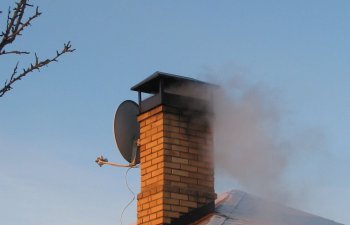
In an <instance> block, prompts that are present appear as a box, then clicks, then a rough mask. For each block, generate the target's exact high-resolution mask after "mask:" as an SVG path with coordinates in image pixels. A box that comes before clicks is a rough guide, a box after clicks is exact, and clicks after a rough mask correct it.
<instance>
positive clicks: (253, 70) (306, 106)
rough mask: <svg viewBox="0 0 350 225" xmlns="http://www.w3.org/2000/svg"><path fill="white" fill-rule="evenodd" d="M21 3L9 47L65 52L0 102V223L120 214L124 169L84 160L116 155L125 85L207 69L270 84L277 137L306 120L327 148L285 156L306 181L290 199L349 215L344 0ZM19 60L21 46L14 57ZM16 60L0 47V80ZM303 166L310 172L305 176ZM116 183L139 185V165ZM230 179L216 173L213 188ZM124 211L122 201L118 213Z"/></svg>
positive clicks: (107, 220)
mask: <svg viewBox="0 0 350 225" xmlns="http://www.w3.org/2000/svg"><path fill="white" fill-rule="evenodd" d="M31 3H33V4H35V5H39V6H40V9H41V11H43V15H42V16H41V17H40V18H39V19H38V20H37V21H35V22H34V23H33V26H32V27H30V29H29V30H27V31H25V32H24V34H23V37H21V38H19V39H18V40H17V42H16V43H15V44H14V45H13V46H14V48H15V47H16V48H19V49H22V50H28V51H32V52H37V53H38V55H39V57H40V56H41V57H47V56H51V55H52V54H54V52H55V51H56V50H57V49H60V48H61V46H62V45H63V43H64V42H66V41H68V40H70V41H71V42H72V44H73V46H74V48H76V49H77V50H76V52H74V53H73V54H70V55H66V56H64V57H62V58H61V60H60V62H59V63H56V64H52V65H50V66H49V67H48V68H44V69H43V70H42V71H41V72H39V73H35V74H32V75H31V77H30V78H29V77H28V78H27V79H23V80H22V81H20V82H18V83H17V84H15V85H14V86H13V87H14V89H13V90H12V91H11V92H8V93H7V94H6V95H5V96H4V97H3V98H1V99H0V117H1V126H0V153H1V155H2V157H3V158H2V162H1V164H0V178H1V179H0V199H1V201H0V212H1V220H2V222H1V223H3V224H6V225H22V224H26V225H34V224H35V225H44V224H52V225H55V224H60V225H71V224H75V225H79V224H84V225H94V224H119V218H120V213H121V211H122V209H123V208H124V206H125V205H126V204H127V203H128V201H129V200H130V198H131V194H130V193H129V192H128V190H127V188H126V186H125V181H124V173H125V170H124V169H118V168H109V167H103V168H99V167H97V166H96V165H95V163H94V159H95V158H96V157H97V156H98V155H100V154H103V155H104V156H106V157H108V158H109V159H110V160H113V161H116V162H123V159H122V157H121V156H120V155H119V152H118V150H117V149H116V147H115V142H114V137H113V132H112V123H113V117H114V112H115V110H116V108H117V106H118V105H119V104H120V103H121V102H122V101H124V100H126V99H132V100H136V98H137V95H136V93H133V92H131V91H130V87H131V86H133V85H134V84H136V83H138V82H139V81H141V80H142V79H144V78H145V77H147V76H148V75H150V74H152V73H153V72H155V71H157V70H159V71H164V72H169V73H175V74H181V75H185V76H190V77H193V78H198V79H204V80H205V79H206V75H207V74H216V76H217V77H216V78H217V79H218V80H220V81H221V82H225V81H227V80H230V79H231V78H232V77H233V76H234V75H235V74H240V75H241V76H243V77H244V79H245V80H246V82H248V83H250V84H255V83H259V84H262V85H264V86H266V87H268V88H269V89H272V90H274V92H276V93H277V95H278V96H279V101H280V104H281V107H282V109H283V111H284V112H285V113H283V117H282V118H281V126H282V128H283V130H284V132H285V133H284V134H285V135H287V136H294V135H296V133H297V132H298V131H300V130H306V131H307V130H315V129H316V130H317V131H319V132H320V133H322V137H323V138H322V147H320V149H325V151H326V152H327V154H326V156H324V154H323V153H320V152H319V151H318V149H317V150H314V149H313V150H312V151H311V153H312V154H311V153H310V154H309V155H307V156H308V157H305V158H303V160H301V161H300V164H298V165H295V167H297V168H296V170H295V172H294V174H293V181H294V183H292V184H291V185H296V186H299V187H300V186H302V185H304V186H305V188H306V189H309V190H312V191H311V192H308V194H307V196H305V198H307V199H308V201H307V203H305V204H302V205H298V204H296V205H298V208H301V209H303V210H306V211H309V212H312V213H315V214H318V215H320V216H323V217H327V218H330V219H334V220H336V221H339V222H342V223H344V224H350V216H349V214H348V209H349V199H350V181H349V179H348V177H349V175H348V171H350V153H349V151H348V149H349V147H350V139H349V137H348V133H349V127H350V119H349V115H350V103H349V99H350V91H349V87H350V78H349V77H350V68H349V64H350V62H349V61H350V44H349V43H350V42H349V40H350V29H349V26H348V22H349V21H350V13H349V12H350V1H347V0H335V1H330V0H317V1H316V0H308V1H302V0H294V1H277V0H275V1H273V0H266V1H257V0H249V1H243V0H240V1H238V0H231V1H229V0H227V1H164V0H163V1H118V0H114V1H110V0H101V1H98V2H97V1H95V2H87V1H80V0H77V1H66V0H61V1H57V0H45V1H44V0H40V1H31ZM11 4H12V1H9V0H5V1H2V2H1V3H0V7H1V9H2V10H5V11H6V9H7V7H8V6H9V5H11ZM4 18H5V16H4V15H1V20H0V21H1V23H2V24H1V25H3V23H4ZM31 59H32V58H31V57H27V56H25V57H23V59H22V60H21V64H20V66H21V65H22V66H26V65H27V64H28V63H29V62H30V60H31ZM16 61H17V59H16V57H7V58H5V57H4V56H3V57H2V59H1V61H0V67H1V68H2V69H1V75H0V78H1V82H4V81H5V79H6V78H7V75H9V74H10V72H11V70H12V68H13V66H14V65H15V63H16ZM217 74H220V75H217ZM321 155H322V157H321ZM320 158H327V160H324V159H320ZM315 164H317V165H318V166H317V167H312V165H315ZM292 166H293V165H292ZM320 174H321V175H322V176H320ZM312 177H320V178H319V179H318V180H317V181H315V182H308V180H313V179H312ZM129 182H130V184H131V186H132V187H133V189H134V190H135V192H138V189H139V171H138V170H133V171H132V172H131V173H130V176H129ZM234 183H235V182H232V181H230V180H228V178H224V177H221V176H219V175H218V176H217V182H216V190H217V192H222V191H225V190H227V189H231V188H237V187H236V186H234ZM135 218H136V206H135V204H133V205H132V206H131V207H130V208H129V209H128V210H127V212H126V214H125V217H124V224H127V223H130V222H132V221H134V220H135Z"/></svg>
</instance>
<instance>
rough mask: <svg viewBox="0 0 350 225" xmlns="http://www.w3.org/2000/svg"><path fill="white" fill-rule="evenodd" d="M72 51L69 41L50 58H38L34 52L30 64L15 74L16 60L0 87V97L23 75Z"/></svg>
mask: <svg viewBox="0 0 350 225" xmlns="http://www.w3.org/2000/svg"><path fill="white" fill-rule="evenodd" d="M74 51H75V49H72V45H71V44H70V42H67V43H65V44H64V46H63V49H62V50H61V51H60V52H58V51H57V52H56V56H55V57H53V58H51V59H45V60H39V57H38V56H37V55H36V53H35V62H34V63H32V64H30V66H28V67H27V68H25V69H23V71H22V73H20V74H17V69H18V62H17V64H16V66H15V68H14V69H13V72H12V75H11V77H10V79H9V80H6V81H5V84H4V87H3V88H2V89H0V97H2V96H3V95H4V94H5V93H6V92H7V91H9V90H11V89H12V86H11V85H12V84H13V83H15V82H16V81H19V80H21V79H22V78H23V77H25V76H27V75H28V74H29V73H31V72H33V71H35V70H39V71H40V69H41V68H42V67H43V66H47V65H48V64H49V63H51V62H58V58H59V57H60V56H61V55H63V54H65V53H69V52H74Z"/></svg>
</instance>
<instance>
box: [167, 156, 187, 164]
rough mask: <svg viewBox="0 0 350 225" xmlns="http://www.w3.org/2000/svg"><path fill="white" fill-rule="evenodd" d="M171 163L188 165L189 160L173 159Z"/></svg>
mask: <svg viewBox="0 0 350 225" xmlns="http://www.w3.org/2000/svg"><path fill="white" fill-rule="evenodd" d="M171 161H172V162H173V163H179V164H188V159H184V158H178V157H171Z"/></svg>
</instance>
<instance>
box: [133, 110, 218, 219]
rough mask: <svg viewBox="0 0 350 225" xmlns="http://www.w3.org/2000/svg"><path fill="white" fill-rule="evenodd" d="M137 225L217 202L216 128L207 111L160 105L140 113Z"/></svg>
mask: <svg viewBox="0 0 350 225" xmlns="http://www.w3.org/2000/svg"><path fill="white" fill-rule="evenodd" d="M138 121H139V123H140V162H141V163H140V166H141V193H140V194H138V205H137V211H138V221H137V224H138V225H156V224H170V223H171V222H172V221H173V220H174V219H177V218H179V217H180V216H181V215H184V214H186V213H188V212H190V211H192V210H193V209H195V208H198V207H201V206H204V205H206V204H208V203H210V202H213V201H214V200H215V198H216V195H215V193H214V169H213V160H212V133H211V130H210V126H209V124H208V123H207V122H206V120H205V117H204V115H202V116H201V114H199V113H194V112H190V111H181V110H179V109H175V108H172V107H167V106H158V107H156V108H154V109H152V110H150V111H148V112H145V113H143V114H141V115H139V116H138Z"/></svg>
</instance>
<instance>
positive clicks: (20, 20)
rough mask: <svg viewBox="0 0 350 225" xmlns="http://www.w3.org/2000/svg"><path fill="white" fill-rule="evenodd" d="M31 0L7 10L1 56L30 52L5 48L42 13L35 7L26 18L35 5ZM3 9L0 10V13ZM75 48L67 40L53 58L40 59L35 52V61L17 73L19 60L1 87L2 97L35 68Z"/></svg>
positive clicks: (20, 2)
mask: <svg viewBox="0 0 350 225" xmlns="http://www.w3.org/2000/svg"><path fill="white" fill-rule="evenodd" d="M28 2H29V0H19V1H18V2H16V3H15V7H14V8H13V9H11V7H9V9H8V12H7V22H6V28H5V29H4V31H2V32H1V34H0V56H1V55H9V54H16V55H22V54H30V52H28V51H21V50H10V51H7V50H5V48H6V47H8V46H9V45H11V44H13V42H14V41H15V40H16V38H17V37H18V36H21V35H22V32H23V31H24V30H25V29H26V28H28V27H29V26H31V23H32V21H33V20H35V19H36V18H37V17H39V16H40V15H41V12H40V11H39V8H38V7H36V8H35V12H34V13H33V14H32V15H31V16H29V17H27V18H25V12H26V9H27V7H33V5H31V4H29V3H28ZM1 13H2V11H0V14H1ZM74 50H75V49H73V48H72V46H71V44H70V42H67V43H65V44H64V46H63V49H62V50H61V51H56V56H54V57H52V58H48V59H45V60H39V58H38V56H37V54H36V53H35V62H34V63H31V64H30V66H28V67H27V68H24V69H23V71H22V72H21V73H19V74H18V73H17V70H18V65H19V62H17V64H16V66H15V67H14V69H13V71H12V74H11V76H10V79H8V80H6V81H5V84H4V86H3V88H2V89H0V97H2V96H3V95H4V94H5V93H6V92H8V91H9V90H11V89H12V85H13V84H14V83H15V82H16V81H19V80H21V79H22V78H23V77H25V76H27V75H28V74H30V73H31V72H33V71H35V70H40V68H42V67H43V66H47V65H48V64H49V63H51V62H57V61H58V58H59V57H60V56H61V55H63V54H65V53H70V52H73V51H74Z"/></svg>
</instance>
